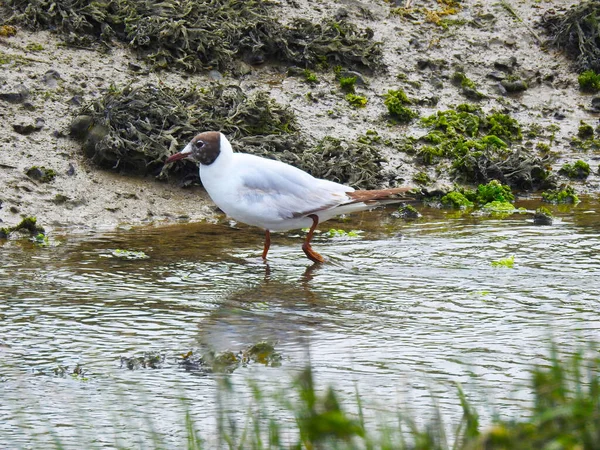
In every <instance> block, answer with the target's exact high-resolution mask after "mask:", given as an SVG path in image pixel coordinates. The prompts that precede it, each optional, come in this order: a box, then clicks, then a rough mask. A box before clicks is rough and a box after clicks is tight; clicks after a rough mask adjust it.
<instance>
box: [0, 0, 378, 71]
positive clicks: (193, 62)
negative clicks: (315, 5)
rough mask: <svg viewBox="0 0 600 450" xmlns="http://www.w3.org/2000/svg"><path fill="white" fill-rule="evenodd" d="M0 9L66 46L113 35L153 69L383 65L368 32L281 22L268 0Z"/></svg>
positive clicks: (44, 2)
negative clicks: (240, 63)
mask: <svg viewBox="0 0 600 450" xmlns="http://www.w3.org/2000/svg"><path fill="white" fill-rule="evenodd" d="M2 5H4V6H2ZM0 8H2V11H3V15H4V16H6V17H7V20H6V21H7V23H16V24H21V25H23V26H25V27H28V28H30V29H36V30H38V29H49V30H53V31H56V32H58V33H59V34H61V35H62V36H63V37H64V39H65V41H66V42H67V43H68V44H70V45H74V46H90V45H93V44H94V43H101V44H103V45H104V46H105V47H106V48H108V47H109V45H110V43H111V41H112V40H113V39H117V40H120V41H122V42H125V43H127V44H128V45H130V46H131V47H133V48H134V49H136V50H138V51H139V52H140V54H141V55H142V56H143V57H144V58H145V59H146V60H147V61H148V62H149V63H150V64H151V65H152V66H153V67H154V68H157V69H164V68H167V67H178V68H183V69H185V70H188V71H197V70H206V69H211V68H217V69H220V70H225V69H231V68H233V67H234V61H235V60H236V59H246V60H248V61H250V62H254V63H260V62H263V61H266V60H277V61H284V62H288V63H294V64H297V65H303V66H305V67H315V66H318V65H326V64H340V65H343V66H345V67H349V68H367V69H379V68H382V67H383V62H382V61H383V59H382V51H381V44H380V43H378V42H375V41H373V32H372V31H371V30H370V29H368V28H367V29H359V28H358V27H356V26H355V25H353V24H351V23H349V22H347V21H345V20H341V21H334V20H325V21H323V22H322V23H320V24H315V23H312V22H310V21H308V20H306V19H295V20H293V21H292V22H291V24H290V25H288V26H285V25H283V24H282V23H281V22H280V21H279V20H277V18H276V11H275V10H274V8H275V4H274V3H272V2H269V1H267V0H245V1H237V0H204V1H201V0H179V1H175V0H164V1H156V0H140V1H138V0H106V1H96V2H87V1H83V0H7V1H6V2H3V3H2V4H0Z"/></svg>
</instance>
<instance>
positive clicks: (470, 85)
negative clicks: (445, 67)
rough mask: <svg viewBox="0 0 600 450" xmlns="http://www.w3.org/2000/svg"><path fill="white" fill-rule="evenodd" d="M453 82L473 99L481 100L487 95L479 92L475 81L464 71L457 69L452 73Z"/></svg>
mask: <svg viewBox="0 0 600 450" xmlns="http://www.w3.org/2000/svg"><path fill="white" fill-rule="evenodd" d="M452 82H453V83H454V84H455V85H458V86H460V87H461V92H462V94H463V95H464V96H465V97H467V98H469V99H471V100H481V99H482V98H485V95H484V94H482V93H481V92H479V90H478V89H477V86H476V85H475V83H474V82H473V81H472V80H471V79H470V78H468V77H467V76H466V75H465V74H464V73H463V72H460V71H456V72H454V74H452Z"/></svg>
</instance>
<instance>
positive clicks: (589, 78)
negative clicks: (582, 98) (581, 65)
mask: <svg viewBox="0 0 600 450" xmlns="http://www.w3.org/2000/svg"><path fill="white" fill-rule="evenodd" d="M577 82H578V83H579V89H581V90H582V91H584V92H598V91H600V75H599V74H597V73H596V72H594V71H593V70H586V71H584V72H582V73H581V74H579V76H578V77H577Z"/></svg>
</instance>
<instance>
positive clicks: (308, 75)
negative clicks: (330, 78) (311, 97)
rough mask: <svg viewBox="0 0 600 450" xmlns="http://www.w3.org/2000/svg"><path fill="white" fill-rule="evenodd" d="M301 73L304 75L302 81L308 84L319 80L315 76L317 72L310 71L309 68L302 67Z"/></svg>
mask: <svg viewBox="0 0 600 450" xmlns="http://www.w3.org/2000/svg"><path fill="white" fill-rule="evenodd" d="M303 75H304V81H306V82H307V83H309V84H317V83H318V82H319V79H318V78H317V74H316V73H314V72H312V71H311V70H309V69H304V72H303Z"/></svg>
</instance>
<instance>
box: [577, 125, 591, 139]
mask: <svg viewBox="0 0 600 450" xmlns="http://www.w3.org/2000/svg"><path fill="white" fill-rule="evenodd" d="M577 137H579V138H581V139H590V138H593V137H594V127H592V126H591V125H590V124H587V123H585V122H584V121H581V124H580V125H579V128H578V129H577Z"/></svg>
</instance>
